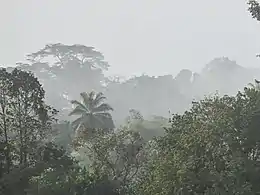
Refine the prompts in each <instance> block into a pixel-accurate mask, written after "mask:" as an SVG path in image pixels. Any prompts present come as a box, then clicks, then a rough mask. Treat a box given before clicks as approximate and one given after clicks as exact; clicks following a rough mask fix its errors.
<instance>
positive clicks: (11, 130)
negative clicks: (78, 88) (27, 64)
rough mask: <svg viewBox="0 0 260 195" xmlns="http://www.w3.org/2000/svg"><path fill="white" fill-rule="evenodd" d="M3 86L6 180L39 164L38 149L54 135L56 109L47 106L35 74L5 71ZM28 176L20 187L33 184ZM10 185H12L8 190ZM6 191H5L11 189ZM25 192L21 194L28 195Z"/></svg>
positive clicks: (0, 112)
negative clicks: (52, 126)
mask: <svg viewBox="0 0 260 195" xmlns="http://www.w3.org/2000/svg"><path fill="white" fill-rule="evenodd" d="M0 86H1V89H0V116H1V117H0V140H1V144H0V146H1V149H0V153H1V156H3V158H2V159H1V163H0V164H1V167H0V170H1V176H0V180H2V179H4V178H6V176H7V177H9V176H11V175H12V173H15V172H16V173H17V170H21V169H24V170H31V168H32V167H34V165H35V164H36V163H37V162H38V157H37V153H38V148H39V146H41V145H42V144H44V141H47V139H48V136H49V135H50V134H51V133H52V132H51V124H52V123H53V122H54V121H55V118H54V117H55V115H56V110H55V109H53V108H51V107H50V106H48V105H46V104H45V103H44V90H43V88H42V86H41V84H40V83H39V81H38V80H37V78H35V77H34V76H33V75H32V74H31V73H28V72H24V71H21V70H19V69H13V70H12V71H11V72H8V71H7V70H6V69H4V68H2V69H0ZM18 172H19V171H18ZM30 173H32V172H31V171H30ZM28 174H29V173H28V172H26V174H25V175H24V176H22V177H23V179H22V180H21V183H20V184H21V185H22V186H23V187H26V186H28V185H29V176H28ZM8 175H9V176H8ZM27 176H28V177H27ZM4 180H5V179H4ZM1 182H2V181H1ZM1 185H2V183H1ZM9 185H11V183H8V184H7V186H6V188H8V186H9ZM6 188H4V190H7V191H9V190H10V189H11V188H8V189H9V190H8V189H6ZM22 191H23V190H22ZM22 191H21V194H24V193H25V192H24V191H23V192H22ZM8 193H9V192H8ZM8 193H6V194H8ZM10 193H11V192H10Z"/></svg>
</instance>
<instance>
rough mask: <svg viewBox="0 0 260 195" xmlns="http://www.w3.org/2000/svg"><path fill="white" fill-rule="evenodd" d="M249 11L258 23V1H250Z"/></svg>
mask: <svg viewBox="0 0 260 195" xmlns="http://www.w3.org/2000/svg"><path fill="white" fill-rule="evenodd" d="M248 5H249V8H248V11H249V12H250V13H251V15H252V17H253V18H254V19H256V20H257V21H260V5H259V3H258V2H257V1H256V0H249V1H248Z"/></svg>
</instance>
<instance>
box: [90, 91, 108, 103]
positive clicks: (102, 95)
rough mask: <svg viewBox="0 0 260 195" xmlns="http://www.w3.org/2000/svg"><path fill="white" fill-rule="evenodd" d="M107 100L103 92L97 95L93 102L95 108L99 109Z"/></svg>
mask: <svg viewBox="0 0 260 195" xmlns="http://www.w3.org/2000/svg"><path fill="white" fill-rule="evenodd" d="M106 99H107V98H106V97H105V96H104V94H103V93H102V92H99V93H97V94H96V97H95V99H94V100H93V107H97V106H98V105H100V104H101V103H102V102H103V101H104V100H106Z"/></svg>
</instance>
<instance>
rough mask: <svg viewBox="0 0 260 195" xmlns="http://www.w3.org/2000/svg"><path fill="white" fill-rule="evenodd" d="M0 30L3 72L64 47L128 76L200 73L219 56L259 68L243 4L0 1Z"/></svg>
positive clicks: (225, 0) (254, 27)
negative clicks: (82, 50) (86, 52)
mask: <svg viewBox="0 0 260 195" xmlns="http://www.w3.org/2000/svg"><path fill="white" fill-rule="evenodd" d="M0 25H1V27H0V64H2V65H11V64H14V63H15V62H18V61H23V60H24V59H25V55H26V54H28V53H30V52H35V51H37V50H38V49H40V48H42V47H43V46H44V45H45V44H47V43H56V42H61V43H64V44H74V43H78V44H84V45H87V46H94V47H96V48H97V49H98V50H99V51H101V52H102V53H104V55H105V58H106V59H107V60H108V61H109V62H110V64H111V66H112V67H111V69H110V71H109V73H110V74H121V75H125V76H129V75H132V74H139V73H143V72H145V73H148V74H152V75H161V74H166V73H167V74H176V73H177V72H178V71H179V70H180V69H182V68H189V69H191V70H193V71H199V70H200V69H201V68H202V67H203V66H204V65H205V64H206V63H207V62H208V61H210V60H211V59H213V58H214V57H219V56H228V57H230V58H231V59H233V60H237V62H238V63H239V64H240V65H243V66H247V67H250V66H255V67H256V66H259V67H260V59H257V58H256V57H255V54H256V53H258V52H260V23H257V21H255V20H253V19H252V18H251V16H250V15H249V13H248V12H247V5H246V3H245V0H196V1H195V0H182V1H181V0H160V1H159V0H73V1H72V0H0Z"/></svg>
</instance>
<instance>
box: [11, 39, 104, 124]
mask: <svg viewBox="0 0 260 195" xmlns="http://www.w3.org/2000/svg"><path fill="white" fill-rule="evenodd" d="M27 59H28V63H18V64H17V65H18V67H17V68H19V69H21V70H25V71H30V72H32V73H34V74H35V75H36V76H37V77H38V78H39V80H40V82H41V83H42V84H43V86H44V89H45V90H46V101H47V102H48V103H49V104H50V105H53V106H54V105H55V107H56V109H58V110H59V111H61V112H60V115H61V116H59V117H60V118H62V117H64V114H63V112H66V111H64V110H63V109H64V108H66V107H68V106H69V101H68V100H73V99H75V98H76V97H77V95H78V94H79V93H80V92H82V91H90V90H97V91H101V90H102V88H103V87H102V82H103V81H104V80H105V77H104V74H103V71H106V70H107V69H108V68H109V64H108V63H107V62H106V61H105V60H104V56H103V54H102V53H100V52H98V51H96V50H95V49H94V48H93V47H88V46H84V45H79V44H74V45H65V44H61V43H55V44H47V45H46V46H45V47H44V48H42V49H40V50H39V51H37V52H34V53H32V54H29V55H27ZM10 70H12V68H10ZM75 86H77V87H75ZM66 114H67V113H66ZM62 119H63V120H66V119H64V118H62Z"/></svg>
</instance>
